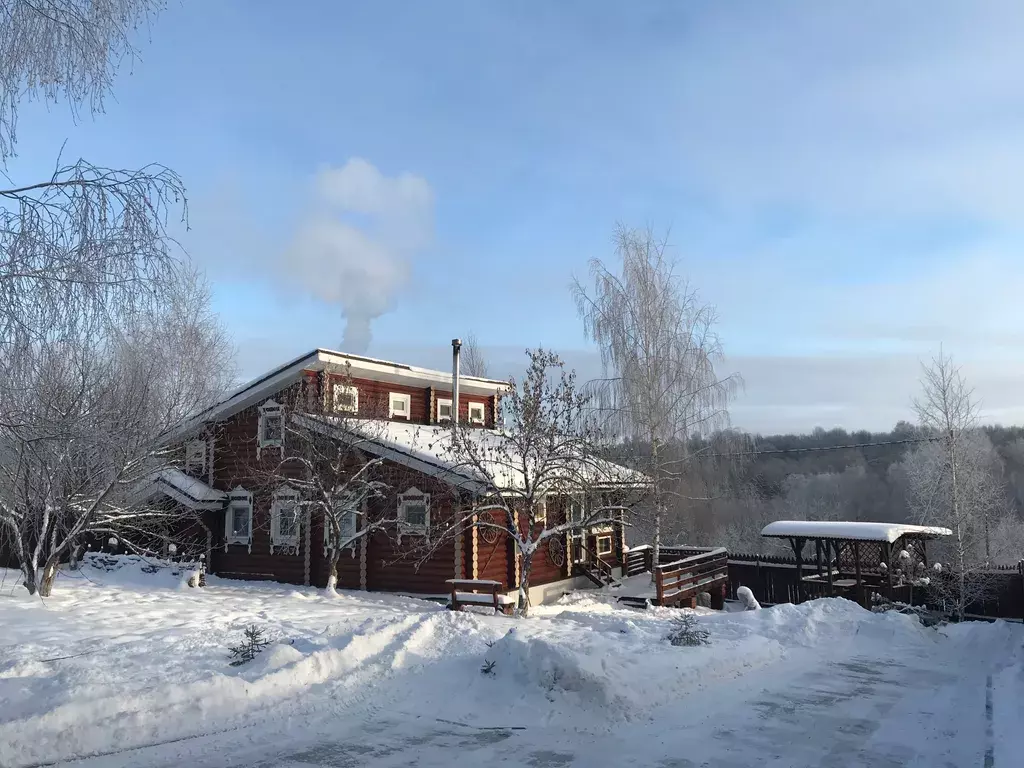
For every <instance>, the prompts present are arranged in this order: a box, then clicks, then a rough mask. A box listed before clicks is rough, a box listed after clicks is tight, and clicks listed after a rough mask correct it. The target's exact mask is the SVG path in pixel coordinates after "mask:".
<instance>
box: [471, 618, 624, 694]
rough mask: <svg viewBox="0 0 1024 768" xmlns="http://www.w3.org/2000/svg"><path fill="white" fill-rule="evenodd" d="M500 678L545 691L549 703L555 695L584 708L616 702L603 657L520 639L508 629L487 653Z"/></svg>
mask: <svg viewBox="0 0 1024 768" xmlns="http://www.w3.org/2000/svg"><path fill="white" fill-rule="evenodd" d="M487 660H488V661H494V662H495V666H496V672H497V674H498V675H499V676H501V677H511V678H512V679H513V680H514V681H515V682H516V683H518V684H520V685H524V686H528V687H537V688H540V689H542V690H543V691H546V692H547V694H548V698H549V700H550V701H555V698H556V696H560V697H565V698H568V699H570V700H571V703H573V704H575V705H576V706H578V707H584V708H591V707H596V708H603V707H607V706H610V705H612V704H613V703H616V700H617V698H618V697H617V694H616V693H615V689H614V687H613V682H615V681H613V678H614V677H615V676H614V675H613V673H612V672H613V671H612V670H610V669H609V668H608V659H607V657H600V656H594V655H591V654H581V653H579V651H578V650H576V649H572V648H569V647H566V646H563V645H559V644H557V643H552V642H551V641H549V640H548V639H546V638H543V637H532V638H531V637H523V636H522V634H521V633H519V632H517V631H516V629H515V628H512V629H510V630H509V631H508V633H507V634H506V635H505V636H504V637H503V638H501V639H500V640H498V642H496V643H495V644H494V646H493V647H492V648H491V653H489V654H487Z"/></svg>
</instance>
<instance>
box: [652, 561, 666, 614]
mask: <svg viewBox="0 0 1024 768" xmlns="http://www.w3.org/2000/svg"><path fill="white" fill-rule="evenodd" d="M664 579H665V577H664V575H663V574H662V572H661V570H659V569H655V571H654V593H655V594H656V595H657V596H658V605H664V604H665V581H664Z"/></svg>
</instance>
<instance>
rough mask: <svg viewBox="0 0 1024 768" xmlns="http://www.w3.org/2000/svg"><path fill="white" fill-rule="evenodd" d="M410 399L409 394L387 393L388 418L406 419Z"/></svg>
mask: <svg viewBox="0 0 1024 768" xmlns="http://www.w3.org/2000/svg"><path fill="white" fill-rule="evenodd" d="M411 399H412V398H410V396H409V395H403V394H402V393H400V392H391V393H390V394H388V403H389V405H388V418H390V419H406V420H408V418H409V406H410V401H411Z"/></svg>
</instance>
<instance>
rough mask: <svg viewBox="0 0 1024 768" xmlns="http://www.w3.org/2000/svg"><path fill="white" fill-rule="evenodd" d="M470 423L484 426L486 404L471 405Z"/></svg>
mask: <svg viewBox="0 0 1024 768" xmlns="http://www.w3.org/2000/svg"><path fill="white" fill-rule="evenodd" d="M469 423H470V424H483V423H484V404H483V403H470V404H469Z"/></svg>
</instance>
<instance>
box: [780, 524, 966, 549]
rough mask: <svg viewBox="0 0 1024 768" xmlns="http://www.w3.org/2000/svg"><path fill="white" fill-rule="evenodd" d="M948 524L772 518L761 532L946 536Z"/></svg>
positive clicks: (807, 535)
mask: <svg viewBox="0 0 1024 768" xmlns="http://www.w3.org/2000/svg"><path fill="white" fill-rule="evenodd" d="M952 533H953V532H952V531H951V530H949V528H939V527H937V526H932V525H902V524H900V523H856V522H845V521H840V520H776V521H775V522H774V523H768V525H766V526H765V527H764V528H762V529H761V535H762V536H770V537H773V538H783V539H789V538H797V537H799V538H803V539H857V540H859V541H888V542H889V543H890V544H891V543H892V542H894V541H896V539H898V538H900V537H901V536H912V537H915V538H919V539H931V538H935V537H938V536H949V535H950V534H952Z"/></svg>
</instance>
